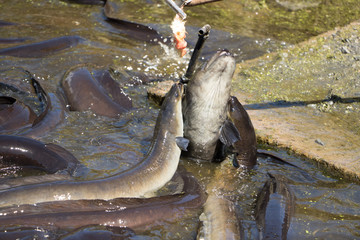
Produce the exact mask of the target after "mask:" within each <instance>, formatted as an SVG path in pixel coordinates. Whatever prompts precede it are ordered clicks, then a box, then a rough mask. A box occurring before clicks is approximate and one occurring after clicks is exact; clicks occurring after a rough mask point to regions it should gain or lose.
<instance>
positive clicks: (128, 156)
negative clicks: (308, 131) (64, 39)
mask: <svg viewBox="0 0 360 240" xmlns="http://www.w3.org/2000/svg"><path fill="white" fill-rule="evenodd" d="M117 2H120V1H117ZM276 2H281V1H276ZM299 2H302V1H299ZM334 2H336V1H334ZM135 3H137V5H136V4H135V6H127V8H125V9H126V11H125V12H123V15H122V16H123V17H124V19H128V20H138V21H141V22H144V23H147V24H149V25H150V26H152V27H153V28H154V29H156V30H157V31H158V32H159V33H160V34H161V35H163V36H164V38H166V37H168V36H170V28H169V26H168V24H169V23H170V22H171V18H172V17H173V12H172V11H171V10H170V9H168V8H167V7H166V6H165V4H164V3H163V2H161V1H159V2H157V1H156V2H147V4H152V5H149V6H151V7H148V6H144V5H142V4H143V3H142V2H141V4H140V3H139V1H137V2H136V1H135ZM224 4H225V2H224V3H216V4H213V5H205V6H199V7H194V8H191V9H189V10H186V11H187V12H188V15H189V19H188V23H187V26H188V28H187V31H188V39H189V46H190V47H192V46H194V44H195V42H196V38H197V36H196V31H197V29H198V28H199V27H201V26H202V25H203V24H205V23H209V24H211V25H212V26H213V30H212V32H211V37H210V39H209V40H208V41H207V42H206V46H205V48H204V50H203V55H204V56H205V57H207V56H209V55H211V54H212V53H213V52H215V51H216V50H217V49H218V48H228V49H229V50H230V51H231V52H233V53H234V54H235V57H236V59H237V61H238V62H239V61H242V60H245V59H251V58H255V57H257V56H260V55H262V54H264V53H266V52H271V51H275V50H277V49H279V48H284V47H286V46H288V42H291V43H292V42H296V41H299V40H301V39H306V38H307V37H309V36H311V35H314V34H317V33H319V31H321V30H319V29H317V31H315V32H314V31H309V32H308V35H304V32H305V33H306V31H305V30H299V32H296V31H295V29H298V27H297V26H296V25H291V26H290V25H289V24H290V22H291V21H289V20H286V18H285V16H287V15H286V14H285V13H288V17H292V18H293V19H295V20H292V21H294V22H296V19H303V21H305V20H308V21H309V22H310V23H311V21H313V20H311V19H312V18H310V17H309V18H306V17H304V16H303V15H301V13H303V14H305V13H308V12H309V11H310V12H318V13H319V14H320V15H318V18H319V19H320V20H318V22H320V23H321V22H322V20H321V16H322V15H321V14H323V15H326V14H325V13H322V12H323V11H326V7H328V12H331V9H332V8H333V7H334V6H339V4H338V2H336V3H334V5H330V4H325V3H324V4H315V5H311V7H309V6H308V5H306V6H305V7H302V9H300V10H298V11H299V12H291V11H289V10H287V9H286V8H284V7H283V6H281V5H276V3H275V1H270V2H269V3H268V4H267V1H266V2H265V1H243V2H241V3H238V1H229V4H230V5H229V6H231V7H228V8H224V6H225V5H224ZM226 4H227V3H226ZM351 4H352V2H351V1H348V4H346V5H344V6H342V5H341V6H342V9H345V10H346V9H351ZM139 5H140V6H141V8H139ZM0 7H1V19H0V20H4V21H6V22H12V23H15V24H12V25H6V24H2V26H0V37H1V38H26V39H28V40H26V41H25V42H21V44H28V43H35V42H40V41H44V40H48V39H52V38H56V37H61V36H80V37H82V38H83V39H84V41H83V42H80V43H78V44H77V45H75V46H72V47H71V48H68V49H64V50H62V51H58V52H55V53H53V54H50V55H47V56H44V57H35V56H34V57H32V56H28V57H23V58H18V57H11V56H0V74H1V75H0V77H1V79H2V80H3V81H11V80H14V81H22V82H23V83H24V84H27V81H26V80H24V79H25V76H24V75H23V73H22V71H19V70H18V68H23V69H26V70H28V71H30V72H31V73H32V74H35V76H36V78H38V79H39V81H40V82H41V83H42V84H43V86H44V88H45V89H47V90H48V91H49V92H56V91H57V90H58V88H59V82H60V80H61V79H62V77H63V76H64V74H65V73H66V72H67V71H68V70H69V69H70V68H72V67H74V66H76V65H78V64H85V65H89V66H91V67H93V68H99V69H111V70H112V71H113V73H114V74H113V75H114V77H115V78H116V80H117V81H118V82H119V83H120V84H121V85H122V86H123V87H124V90H125V91H126V93H128V94H129V96H130V97H131V98H132V100H133V105H134V110H132V111H130V112H129V113H126V114H124V115H122V116H121V117H119V118H117V119H110V118H106V117H101V116H96V115H95V114H93V113H91V112H68V113H67V115H66V119H65V121H64V122H63V124H61V125H60V126H58V127H57V128H56V129H54V130H53V131H51V132H48V133H46V134H45V135H44V136H41V137H40V140H42V141H44V142H52V143H56V144H59V145H61V146H62V147H64V148H66V149H67V150H69V151H71V152H72V153H73V154H74V155H75V156H76V157H77V158H78V159H79V160H80V161H81V162H82V163H83V165H84V166H85V167H84V168H82V169H80V170H79V172H77V174H76V178H78V179H83V180H85V179H93V178H99V177H104V176H109V175H112V174H115V173H118V172H122V171H124V170H126V169H128V168H130V167H131V166H134V165H136V164H137V163H138V162H139V161H141V159H142V157H143V155H144V154H145V153H146V151H147V149H148V147H149V145H150V141H151V137H152V134H153V128H154V124H155V120H156V117H157V114H158V110H159V107H158V106H157V105H155V104H154V103H153V102H151V101H148V100H147V97H146V88H147V86H146V85H133V84H130V83H129V82H131V81H133V80H136V79H137V78H138V75H137V73H145V74H147V76H149V78H165V79H177V78H178V77H179V76H181V75H183V74H184V72H185V70H186V64H187V62H188V61H189V58H190V54H187V55H185V57H184V58H182V59H181V58H179V57H178V55H177V53H176V52H175V51H174V50H173V48H172V47H171V46H169V45H168V44H167V43H165V44H159V42H160V40H161V39H158V40H157V41H154V40H153V41H147V42H146V41H142V40H139V38H138V36H137V34H135V35H134V34H130V35H129V34H128V32H126V31H125V30H124V29H119V28H116V26H114V25H112V24H110V22H108V21H106V19H105V17H104V15H103V7H102V6H101V5H78V4H70V3H68V2H63V1H55V0H53V1H40V0H39V1H22V0H21V1H20V0H19V1H11V3H10V2H5V1H3V2H1V3H0ZM146 7H148V8H149V9H150V10H149V9H147V8H146ZM142 8H145V10H143V11H142V12H141V17H139V14H140V13H138V15H136V14H132V12H137V11H138V10H139V9H142ZM156 9H157V10H156ZM235 9H236V12H235ZM239 9H241V10H242V12H243V15H239V12H241V11H238V10H239ZM274 9H278V12H279V15H273V14H271V11H275V10H274ZM155 10H156V11H155ZM345 10H344V11H345ZM354 11H355V10H354ZM215 13H216V14H215ZM280 13H281V14H280ZM294 15H295V16H294ZM214 16H215V17H214ZM233 16H235V17H233ZM250 16H252V18H251V17H250ZM256 16H261V18H259V17H256ZM264 16H280V17H279V18H278V20H277V23H276V21H275V20H272V21H265V20H263V17H264ZM296 16H297V17H296ZM350 16H353V17H356V16H357V15H356V13H353V14H350ZM284 18H285V20H284ZM249 19H253V21H250V20H249ZM275 19H276V18H275ZM333 20H334V21H333V22H331V24H329V26H328V25H327V24H325V26H324V25H321V29H322V30H323V31H325V30H327V29H328V28H331V27H332V26H333V25H338V24H345V23H346V22H341V23H340V22H339V20H338V18H334V19H333ZM350 20H351V19H350ZM281 21H283V22H281ZM348 21H349V20H348ZM259 22H260V23H261V22H262V23H263V24H259ZM265 22H266V24H265ZM280 23H282V24H283V25H286V24H288V25H286V26H287V27H281V24H280ZM269 24H270V26H269ZM271 24H272V25H271ZM309 25H311V24H309ZM271 26H272V27H271ZM275 26H277V27H275ZM302 26H303V25H302ZM311 26H312V25H311ZM318 26H320V25H318ZM296 33H298V35H299V36H302V38H299V39H296V40H294V39H293V38H292V41H289V39H291V37H289V36H293V35H296ZM284 36H286V37H284ZM0 44H1V45H0V48H7V47H12V46H15V45H19V43H12V44H10V43H0ZM12 68H15V69H13V70H11V69H12ZM9 69H10V70H9ZM28 99H29V101H30V100H34V98H30V97H29V98H28ZM35 106H36V103H35ZM283 155H284V156H285V157H286V158H289V161H291V162H292V163H294V164H296V165H297V166H299V168H300V169H302V170H299V169H297V168H294V167H291V166H289V165H282V164H279V163H277V162H275V161H272V160H270V159H264V158H259V165H258V166H257V167H256V168H255V169H254V171H252V172H251V173H250V174H244V173H243V172H241V171H236V170H234V169H231V168H229V169H228V170H227V171H229V176H228V179H227V178H225V179H221V180H220V181H221V182H222V183H221V184H223V185H224V186H226V185H234V186H236V187H235V188H232V190H228V191H225V192H222V194H223V195H224V197H226V198H228V199H230V200H232V201H234V202H235V203H236V210H237V212H238V215H239V216H240V218H241V222H242V224H243V228H244V231H245V236H246V237H247V239H253V238H256V237H258V233H257V230H256V223H255V219H254V212H253V211H254V210H253V209H254V204H255V203H254V201H255V198H256V194H257V192H258V191H259V190H260V189H261V187H262V185H263V184H264V182H265V181H266V180H267V178H268V176H267V172H268V171H270V172H271V173H275V174H279V175H281V176H283V177H284V178H285V179H286V180H287V181H288V184H289V186H290V187H291V189H292V190H293V192H294V194H295V196H296V198H297V200H296V211H295V214H294V216H293V218H292V222H291V226H290V228H289V232H288V237H289V239H299V238H302V239H314V238H315V237H318V238H319V239H329V238H331V239H336V238H338V239H356V238H359V237H360V229H359V223H360V216H359V214H360V205H359V203H360V199H359V195H358V194H356V193H358V192H359V190H360V189H359V188H360V187H359V185H357V184H354V183H351V182H346V181H345V180H342V179H340V178H336V177H334V176H331V175H329V173H326V172H321V171H320V170H319V169H317V168H316V167H315V166H313V165H312V164H310V163H308V162H305V161H302V160H301V159H299V158H296V157H293V156H289V155H287V154H286V153H283ZM181 164H182V165H184V166H185V167H186V168H187V169H188V170H189V171H191V172H192V173H193V174H194V175H195V176H196V177H197V178H198V180H199V181H200V182H201V184H202V185H203V186H204V187H205V186H206V185H207V184H208V183H209V182H210V181H211V180H212V176H213V175H214V174H215V172H216V171H223V170H222V169H221V168H219V167H218V166H216V165H211V166H210V165H206V164H205V165H204V164H202V165H197V164H194V163H192V162H189V161H187V160H186V159H182V160H181ZM5 174H10V173H9V172H7V173H5ZM223 175H225V176H226V174H223ZM221 184H220V185H219V188H220V187H221ZM225 189H226V188H225ZM197 227H198V221H197V217H194V218H190V219H182V220H179V222H177V223H163V224H162V225H160V226H158V227H155V228H153V229H150V230H149V231H147V232H137V234H139V235H140V236H141V237H144V238H145V239H146V238H149V239H150V238H151V239H184V238H187V237H185V236H194V235H196V231H197ZM184 229H185V230H184ZM24 231H25V230H24ZM44 231H45V232H46V230H44ZM66 232H67V230H61V231H59V232H55V233H53V232H52V233H51V234H50V233H49V234H47V235H48V237H49V238H51V237H54V236H55V237H57V236H59V235H62V234H64V233H66ZM29 234H30V232H29ZM53 234H55V235H53ZM45 235H46V234H45Z"/></svg>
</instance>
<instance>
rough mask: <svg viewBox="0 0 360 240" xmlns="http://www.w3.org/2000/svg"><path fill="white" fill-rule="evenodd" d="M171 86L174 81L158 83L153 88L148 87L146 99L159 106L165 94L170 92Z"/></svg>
mask: <svg viewBox="0 0 360 240" xmlns="http://www.w3.org/2000/svg"><path fill="white" fill-rule="evenodd" d="M173 84H174V81H171V80H168V81H163V82H159V83H157V84H156V85H155V86H153V87H149V88H148V90H147V94H148V98H150V99H151V100H153V101H154V102H155V103H157V104H159V105H161V103H162V101H163V100H164V98H165V96H166V94H167V92H168V91H169V90H170V88H171V86H172V85H173Z"/></svg>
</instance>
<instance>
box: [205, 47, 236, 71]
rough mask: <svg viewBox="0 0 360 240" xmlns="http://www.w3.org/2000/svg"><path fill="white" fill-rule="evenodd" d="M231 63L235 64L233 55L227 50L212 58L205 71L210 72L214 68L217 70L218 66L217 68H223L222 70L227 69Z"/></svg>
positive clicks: (217, 53)
mask: <svg viewBox="0 0 360 240" xmlns="http://www.w3.org/2000/svg"><path fill="white" fill-rule="evenodd" d="M231 62H234V63H235V60H234V57H233V56H232V54H231V53H230V52H229V51H228V50H226V49H223V50H219V51H217V52H216V53H215V54H214V56H212V57H211V58H210V60H209V61H208V62H207V64H206V65H205V67H204V70H205V71H208V70H211V69H213V68H216V66H217V67H219V66H221V68H225V67H226V65H228V64H229V63H231Z"/></svg>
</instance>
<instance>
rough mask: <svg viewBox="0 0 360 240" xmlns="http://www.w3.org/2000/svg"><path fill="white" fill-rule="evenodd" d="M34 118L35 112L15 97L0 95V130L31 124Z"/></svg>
mask: <svg viewBox="0 0 360 240" xmlns="http://www.w3.org/2000/svg"><path fill="white" fill-rule="evenodd" d="M36 118H37V116H36V114H35V112H34V111H33V110H32V109H31V108H30V107H29V106H27V105H25V104H23V103H22V102H20V101H18V100H17V99H16V98H13V97H9V96H1V97H0V132H5V131H12V130H15V129H19V128H23V127H25V126H31V125H32V123H33V122H34V121H35V119H36Z"/></svg>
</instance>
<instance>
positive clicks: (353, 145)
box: [233, 21, 360, 179]
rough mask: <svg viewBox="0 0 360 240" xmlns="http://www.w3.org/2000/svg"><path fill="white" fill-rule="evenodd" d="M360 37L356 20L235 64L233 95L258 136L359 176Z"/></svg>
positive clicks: (358, 23) (341, 170)
mask: <svg viewBox="0 0 360 240" xmlns="http://www.w3.org/2000/svg"><path fill="white" fill-rule="evenodd" d="M343 39H346V41H343ZM359 41H360V22H359V21H358V22H354V23H352V24H350V25H348V26H346V27H343V28H339V29H337V30H335V31H330V32H327V33H325V34H322V35H320V36H318V37H314V38H312V39H310V40H308V41H306V42H303V43H300V44H298V45H295V46H294V47H292V48H289V49H285V50H281V51H279V52H276V53H272V54H268V55H266V56H264V57H260V58H258V59H255V60H250V61H246V62H244V63H241V64H238V66H237V71H236V73H235V76H234V80H233V86H234V87H233V92H234V91H235V94H233V95H235V96H237V97H238V99H239V100H240V102H242V103H244V107H245V108H247V109H248V112H249V115H250V117H251V119H252V122H253V124H254V127H255V129H256V131H257V136H258V137H259V138H260V139H262V140H263V141H265V142H269V143H273V144H277V145H279V146H282V147H286V148H290V149H292V150H293V151H295V152H297V153H300V154H302V155H305V156H307V157H308V158H311V159H315V160H317V161H319V162H320V163H323V164H324V166H325V167H326V168H331V169H337V170H339V171H340V172H343V173H347V174H349V175H348V176H352V177H354V178H355V179H358V178H359V177H360V167H359V166H360V159H359V156H358V152H359V151H360V137H359V136H360V122H359V118H360V97H359V95H358V93H359V92H360V72H359V70H358V69H359V67H360V65H359V61H357V60H356V57H357V56H359V55H360V47H359V44H358V43H359ZM340 49H342V51H341V50H340ZM344 53H346V54H344ZM246 102H248V103H250V104H247V105H246V104H245V103H246ZM281 102H282V103H286V104H280V103H281ZM306 106H310V107H306ZM254 109H256V110H254ZM314 139H316V143H317V144H314ZM320 139H321V140H320ZM324 140H326V144H324Z"/></svg>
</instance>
